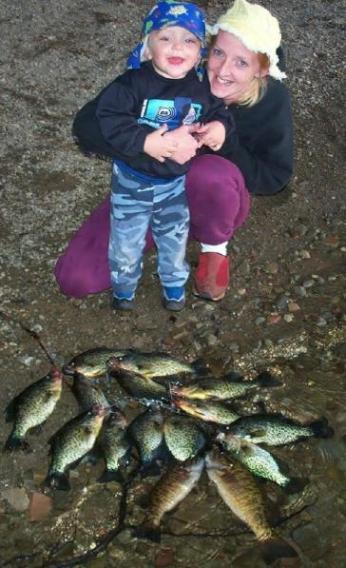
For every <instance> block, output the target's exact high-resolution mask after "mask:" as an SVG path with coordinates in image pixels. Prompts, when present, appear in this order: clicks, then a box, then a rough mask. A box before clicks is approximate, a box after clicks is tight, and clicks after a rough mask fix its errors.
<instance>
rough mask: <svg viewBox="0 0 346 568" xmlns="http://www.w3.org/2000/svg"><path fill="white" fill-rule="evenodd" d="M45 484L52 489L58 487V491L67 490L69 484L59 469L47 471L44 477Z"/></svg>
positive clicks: (69, 486)
mask: <svg viewBox="0 0 346 568" xmlns="http://www.w3.org/2000/svg"><path fill="white" fill-rule="evenodd" d="M45 485H47V486H48V487H52V489H58V490H60V491H69V490H70V489H71V485H70V482H69V479H68V476H67V475H66V473H62V472H60V471H53V472H51V473H48V475H47V477H46V479H45Z"/></svg>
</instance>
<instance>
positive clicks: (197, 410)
mask: <svg viewBox="0 0 346 568" xmlns="http://www.w3.org/2000/svg"><path fill="white" fill-rule="evenodd" d="M173 402H174V404H175V406H177V407H178V408H180V409H181V410H184V412H187V413H188V414H191V415H192V416H195V417H197V418H200V419H201V420H205V421H206V422H215V423H216V424H232V422H234V421H235V420H238V418H239V415H238V414H236V413H235V412H234V410H232V409H231V408H229V407H228V406H227V405H225V404H223V403H222V402H219V401H212V400H208V401H200V400H188V399H185V398H174V399H173Z"/></svg>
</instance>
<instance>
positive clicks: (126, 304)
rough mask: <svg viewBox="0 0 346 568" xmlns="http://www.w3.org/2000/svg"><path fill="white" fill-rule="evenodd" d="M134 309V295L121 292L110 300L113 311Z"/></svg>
mask: <svg viewBox="0 0 346 568" xmlns="http://www.w3.org/2000/svg"><path fill="white" fill-rule="evenodd" d="M134 307H135V295H134V294H130V293H128V294H127V293H126V292H122V293H118V294H117V295H114V296H113V298H112V308H113V310H121V311H130V310H133V308H134Z"/></svg>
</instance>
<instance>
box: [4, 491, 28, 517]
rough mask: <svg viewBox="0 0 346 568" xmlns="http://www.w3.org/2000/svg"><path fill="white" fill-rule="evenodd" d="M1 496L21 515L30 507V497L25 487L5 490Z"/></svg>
mask: <svg viewBox="0 0 346 568" xmlns="http://www.w3.org/2000/svg"><path fill="white" fill-rule="evenodd" d="M1 496H2V498H3V499H5V501H7V503H8V504H9V505H10V506H11V507H12V509H14V510H15V511H18V512H20V513H22V512H24V511H26V510H27V508H28V507H29V503H30V500H29V497H28V495H27V493H26V491H25V489H24V488H23V487H11V488H9V489H4V490H3V491H2V492H1Z"/></svg>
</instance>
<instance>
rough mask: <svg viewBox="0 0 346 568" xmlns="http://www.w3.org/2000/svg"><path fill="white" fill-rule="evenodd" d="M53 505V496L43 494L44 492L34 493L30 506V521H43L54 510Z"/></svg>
mask: <svg viewBox="0 0 346 568" xmlns="http://www.w3.org/2000/svg"><path fill="white" fill-rule="evenodd" d="M52 507H53V501H52V499H51V497H48V496H47V495H43V493H38V492H35V493H33V494H32V496H31V501H30V507H29V519H30V521H41V520H42V519H44V518H46V517H47V516H48V515H49V513H50V511H51V510H52Z"/></svg>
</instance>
